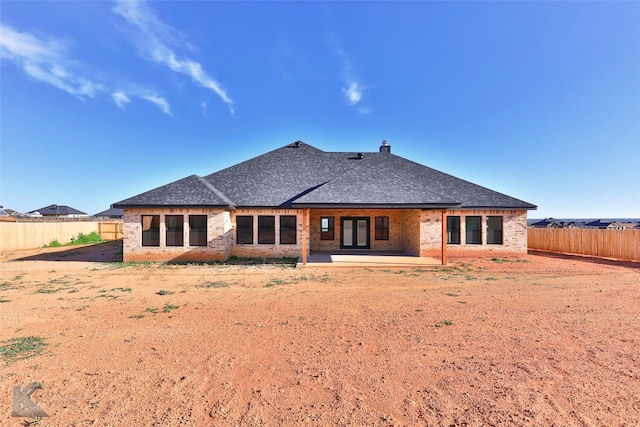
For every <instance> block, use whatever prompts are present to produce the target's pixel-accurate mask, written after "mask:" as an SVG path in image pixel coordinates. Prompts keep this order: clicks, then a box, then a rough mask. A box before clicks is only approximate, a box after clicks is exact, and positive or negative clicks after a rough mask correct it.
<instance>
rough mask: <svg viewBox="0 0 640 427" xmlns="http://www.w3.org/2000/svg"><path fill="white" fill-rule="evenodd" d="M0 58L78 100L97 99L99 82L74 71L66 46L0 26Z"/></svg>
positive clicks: (52, 40)
mask: <svg viewBox="0 0 640 427" xmlns="http://www.w3.org/2000/svg"><path fill="white" fill-rule="evenodd" d="M0 56H1V57H2V58H5V59H8V60H9V61H11V62H13V63H14V64H15V65H17V66H18V67H21V68H22V70H23V71H24V72H25V73H27V74H28V75H29V76H31V77H32V78H34V79H36V80H39V81H41V82H44V83H48V84H50V85H52V86H55V87H57V88H58V89H61V90H63V91H65V92H67V93H70V94H71V95H74V96H77V97H79V98H83V97H94V96H95V94H96V92H98V91H101V90H102V86H101V85H100V84H99V83H96V82H94V81H91V80H90V79H88V78H85V77H82V76H79V75H78V74H77V73H76V72H74V71H72V69H73V68H75V64H74V63H73V62H72V61H70V60H69V59H68V58H67V57H66V45H65V43H63V42H61V41H59V40H54V39H45V38H41V37H37V36H35V35H33V34H29V33H25V32H20V31H17V30H15V29H14V28H12V27H10V26H8V25H5V24H1V23H0Z"/></svg>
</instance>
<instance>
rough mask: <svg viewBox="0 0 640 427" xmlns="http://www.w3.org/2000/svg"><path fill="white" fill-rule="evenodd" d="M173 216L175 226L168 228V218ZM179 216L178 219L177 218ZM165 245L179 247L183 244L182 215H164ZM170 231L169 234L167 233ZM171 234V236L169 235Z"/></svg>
mask: <svg viewBox="0 0 640 427" xmlns="http://www.w3.org/2000/svg"><path fill="white" fill-rule="evenodd" d="M170 218H175V219H176V220H177V222H176V223H175V225H177V227H173V228H169V222H170V221H169V219H170ZM178 218H179V220H178ZM164 224H165V231H164V232H165V240H164V242H165V246H167V247H180V246H184V215H165V216H164ZM169 233H171V234H169ZM170 236H171V237H170ZM174 239H175V240H174Z"/></svg>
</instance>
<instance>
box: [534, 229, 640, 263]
mask: <svg viewBox="0 0 640 427" xmlns="http://www.w3.org/2000/svg"><path fill="white" fill-rule="evenodd" d="M527 235H528V247H529V249H533V250H541V251H549V252H559V253H565V254H577V255H589V256H595V257H600V258H614V259H620V260H628V261H640V230H637V229H627V230H600V229H589V228H529V229H528V230H527Z"/></svg>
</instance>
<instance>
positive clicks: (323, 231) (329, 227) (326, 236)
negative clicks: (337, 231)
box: [320, 216, 334, 240]
mask: <svg viewBox="0 0 640 427" xmlns="http://www.w3.org/2000/svg"><path fill="white" fill-rule="evenodd" d="M333 222H334V219H333V217H332V216H323V217H321V218H320V240H333V239H334V234H333Z"/></svg>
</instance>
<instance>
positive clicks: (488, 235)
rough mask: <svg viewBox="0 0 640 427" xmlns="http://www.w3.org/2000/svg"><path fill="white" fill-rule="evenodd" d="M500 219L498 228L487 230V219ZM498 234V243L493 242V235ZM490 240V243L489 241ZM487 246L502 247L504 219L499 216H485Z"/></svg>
mask: <svg viewBox="0 0 640 427" xmlns="http://www.w3.org/2000/svg"><path fill="white" fill-rule="evenodd" d="M495 218H499V219H500V228H499V229H497V228H489V219H495ZM496 232H499V236H500V239H499V240H500V241H499V242H497V241H493V240H494V238H495V233H496ZM490 240H491V241H490ZM487 245H504V217H503V216H501V215H491V216H487Z"/></svg>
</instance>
